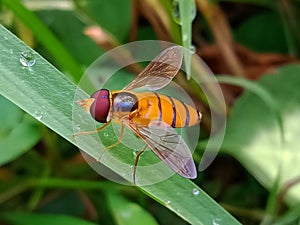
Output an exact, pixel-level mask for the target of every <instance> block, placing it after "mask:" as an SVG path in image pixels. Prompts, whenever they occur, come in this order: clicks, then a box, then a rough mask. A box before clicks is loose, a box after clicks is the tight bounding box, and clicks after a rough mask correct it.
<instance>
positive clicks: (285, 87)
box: [223, 65, 300, 204]
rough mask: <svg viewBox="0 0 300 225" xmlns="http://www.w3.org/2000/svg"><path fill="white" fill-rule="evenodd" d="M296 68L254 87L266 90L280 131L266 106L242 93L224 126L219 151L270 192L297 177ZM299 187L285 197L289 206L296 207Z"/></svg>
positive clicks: (298, 100)
mask: <svg viewBox="0 0 300 225" xmlns="http://www.w3.org/2000/svg"><path fill="white" fill-rule="evenodd" d="M299 73H300V67H299V66H298V65H290V66H285V67H282V68H280V69H278V71H277V72H276V74H275V75H265V76H264V77H263V78H262V79H261V80H260V81H259V82H258V84H259V85H260V86H262V87H263V88H264V89H265V90H267V91H268V92H269V93H270V94H271V96H272V97H273V99H274V100H275V102H274V104H275V107H276V108H277V109H279V111H280V115H281V118H282V124H283V131H284V142H283V143H282V129H281V128H280V126H278V120H277V119H276V116H274V111H273V109H272V108H270V107H269V105H266V104H265V102H264V101H262V99H261V98H260V97H258V96H257V95H256V94H253V93H250V92H246V93H244V94H243V95H242V96H241V97H240V98H239V100H238V101H237V102H236V104H235V105H234V107H233V109H232V113H231V116H230V118H229V120H228V123H227V129H226V135H225V139H224V143H223V148H224V149H226V151H227V152H228V153H230V154H232V155H233V156H235V157H236V158H237V159H238V160H240V161H241V162H242V164H244V166H245V167H246V168H247V169H248V170H249V171H250V172H251V173H252V174H253V175H254V176H255V177H256V178H257V179H258V180H259V181H260V182H261V183H262V184H264V185H265V186H266V187H268V188H272V187H273V185H274V184H276V182H277V180H278V176H279V178H280V180H279V182H280V185H282V184H283V183H285V182H287V181H289V180H290V179H293V178H295V177H297V176H299V171H300V167H299V163H298V162H299V160H300V152H299V148H298V143H299V141H298V136H299V134H300V127H299V126H298V125H299V123H300V121H299V118H300V117H299V113H300V104H299V103H300V93H299V91H298V90H299V85H300V77H299ZM299 191H300V185H297V186H295V187H293V188H291V189H290V190H289V192H288V195H287V200H288V202H289V203H290V204H294V203H299V201H300V196H299Z"/></svg>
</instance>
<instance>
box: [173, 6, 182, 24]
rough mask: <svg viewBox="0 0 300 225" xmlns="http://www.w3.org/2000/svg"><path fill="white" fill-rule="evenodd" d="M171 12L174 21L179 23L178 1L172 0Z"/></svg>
mask: <svg viewBox="0 0 300 225" xmlns="http://www.w3.org/2000/svg"><path fill="white" fill-rule="evenodd" d="M172 13H173V19H174V21H175V22H176V23H178V24H179V25H181V18H180V12H179V2H178V1H177V0H174V1H173V9H172Z"/></svg>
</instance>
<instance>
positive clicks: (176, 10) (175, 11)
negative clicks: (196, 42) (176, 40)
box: [172, 0, 197, 25]
mask: <svg viewBox="0 0 300 225" xmlns="http://www.w3.org/2000/svg"><path fill="white" fill-rule="evenodd" d="M189 4H193V6H192V8H191V13H190V22H192V21H193V20H194V19H195V18H196V14H197V9H196V5H195V3H194V0H192V1H191V3H189ZM172 14H173V19H174V21H175V22H176V23H177V24H179V25H182V20H181V15H180V8H179V0H173V5H172Z"/></svg>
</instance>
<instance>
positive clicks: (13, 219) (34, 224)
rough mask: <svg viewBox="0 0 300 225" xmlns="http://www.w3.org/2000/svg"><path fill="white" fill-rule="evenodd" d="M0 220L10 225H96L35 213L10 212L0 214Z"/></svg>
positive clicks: (73, 218) (55, 215) (71, 218)
mask: <svg viewBox="0 0 300 225" xmlns="http://www.w3.org/2000/svg"><path fill="white" fill-rule="evenodd" d="M0 218H2V219H4V220H6V221H7V222H9V223H10V224H16V225H40V224H44V225H53V224H64V225H95V224H96V223H92V222H87V221H85V220H81V219H79V218H76V217H71V216H64V215H57V214H42V213H41V214H37V213H21V212H10V213H2V214H0Z"/></svg>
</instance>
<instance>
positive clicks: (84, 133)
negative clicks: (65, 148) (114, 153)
mask: <svg viewBox="0 0 300 225" xmlns="http://www.w3.org/2000/svg"><path fill="white" fill-rule="evenodd" d="M110 122H111V120H110V121H108V122H107V123H106V124H104V125H103V126H102V127H99V128H97V129H96V130H92V131H83V132H78V133H75V134H73V135H72V136H73V138H74V137H77V136H79V135H86V134H94V133H98V132H99V131H101V130H103V129H104V128H105V127H107V126H108V125H109V124H110Z"/></svg>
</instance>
